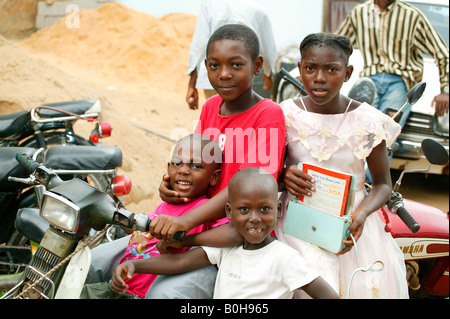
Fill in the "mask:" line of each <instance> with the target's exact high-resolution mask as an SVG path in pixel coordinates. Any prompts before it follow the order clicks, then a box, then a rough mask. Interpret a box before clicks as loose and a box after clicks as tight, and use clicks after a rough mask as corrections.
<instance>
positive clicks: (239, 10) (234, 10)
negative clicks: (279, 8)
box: [188, 0, 278, 89]
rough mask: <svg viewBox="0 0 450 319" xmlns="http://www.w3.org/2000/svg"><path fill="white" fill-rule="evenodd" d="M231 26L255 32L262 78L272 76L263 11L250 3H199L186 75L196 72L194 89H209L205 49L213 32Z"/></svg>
mask: <svg viewBox="0 0 450 319" xmlns="http://www.w3.org/2000/svg"><path fill="white" fill-rule="evenodd" d="M231 23H238V24H244V25H246V26H248V27H250V28H251V29H252V30H253V31H255V33H256V35H257V36H258V39H259V44H260V54H261V55H262V56H263V58H264V66H263V68H264V70H263V71H264V74H266V75H269V74H270V73H271V72H272V73H273V72H274V69H275V61H276V59H277V54H278V53H277V48H276V44H275V37H274V35H273V30H272V24H271V23H270V19H269V16H268V14H267V12H266V10H265V9H264V7H262V6H261V5H260V4H259V3H258V2H257V1H251V0H246V1H242V0H203V1H202V5H201V9H200V13H199V15H198V19H197V24H196V26H195V31H194V35H193V38H192V43H191V49H190V51H189V65H188V75H189V74H191V73H192V71H194V70H195V69H197V82H196V88H198V89H212V86H211V84H210V83H209V79H208V74H207V71H206V67H205V56H206V45H207V43H208V40H209V37H210V36H211V35H212V34H213V33H214V31H216V30H217V29H218V28H219V27H221V26H223V25H225V24H231Z"/></svg>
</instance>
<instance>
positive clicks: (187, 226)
mask: <svg viewBox="0 0 450 319" xmlns="http://www.w3.org/2000/svg"><path fill="white" fill-rule="evenodd" d="M227 201H228V188H224V189H223V190H222V191H221V192H219V193H218V194H217V195H215V196H214V197H213V198H211V199H210V200H208V201H207V202H205V203H204V204H202V205H200V206H198V207H196V208H194V209H193V210H191V211H190V212H188V213H187V214H184V215H182V216H179V217H173V216H169V215H160V216H158V217H157V218H155V219H154V220H153V221H152V223H151V224H150V232H151V234H152V235H153V236H155V237H156V238H159V239H164V240H166V241H170V240H172V237H173V235H174V234H175V233H176V232H178V231H185V232H188V231H189V230H191V229H192V228H194V227H195V226H198V225H201V224H204V223H206V222H210V221H213V220H216V219H219V218H222V217H225V204H226V202H227Z"/></svg>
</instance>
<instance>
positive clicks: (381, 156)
mask: <svg viewBox="0 0 450 319" xmlns="http://www.w3.org/2000/svg"><path fill="white" fill-rule="evenodd" d="M367 164H368V165H369V171H370V175H371V176H372V190H371V191H370V193H369V195H368V196H367V197H366V198H365V199H364V200H363V201H362V202H361V204H359V206H358V207H356V209H355V210H354V211H353V213H352V224H351V225H350V227H349V231H350V233H351V234H352V235H353V237H354V238H355V240H356V241H357V240H358V239H359V237H361V234H362V231H363V228H364V222H365V221H366V218H367V217H368V216H369V215H370V214H372V213H373V212H375V211H377V210H378V209H379V208H380V207H382V206H383V205H384V204H385V203H386V202H387V201H388V199H389V196H390V195H391V192H392V181H391V173H390V169H389V160H388V156H387V152H386V142H385V141H383V142H381V143H380V144H379V145H378V146H376V147H375V148H374V149H373V150H372V152H371V153H370V155H369V157H368V158H367ZM348 239H349V240H347V241H344V243H345V245H346V248H345V249H344V250H343V251H342V252H341V254H342V253H345V252H347V251H349V250H350V249H351V247H352V246H353V241H352V240H350V238H348Z"/></svg>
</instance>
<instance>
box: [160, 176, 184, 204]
mask: <svg viewBox="0 0 450 319" xmlns="http://www.w3.org/2000/svg"><path fill="white" fill-rule="evenodd" d="M169 179H170V178H169V175H167V174H165V175H164V176H163V179H162V181H161V184H160V185H159V196H160V197H161V199H162V200H163V201H165V202H166V203H169V204H174V205H177V204H182V203H187V202H188V201H189V198H187V197H180V194H178V193H177V192H175V191H174V190H172V189H170V185H169Z"/></svg>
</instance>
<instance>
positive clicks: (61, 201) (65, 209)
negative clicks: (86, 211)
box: [40, 192, 80, 233]
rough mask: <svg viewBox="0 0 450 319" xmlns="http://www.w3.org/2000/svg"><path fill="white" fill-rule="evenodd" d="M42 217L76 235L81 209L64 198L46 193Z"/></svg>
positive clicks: (43, 200) (41, 209)
mask: <svg viewBox="0 0 450 319" xmlns="http://www.w3.org/2000/svg"><path fill="white" fill-rule="evenodd" d="M40 215H41V217H42V218H44V219H45V220H46V221H48V222H49V223H50V224H52V225H54V226H56V227H57V228H61V229H62V230H65V231H67V232H70V233H75V232H76V230H77V227H78V221H79V219H80V208H79V207H78V206H77V205H75V204H74V203H72V202H71V201H69V200H68V199H66V198H64V197H62V196H59V195H57V194H55V193H51V192H45V193H44V196H43V198H42V204H41V207H40Z"/></svg>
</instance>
